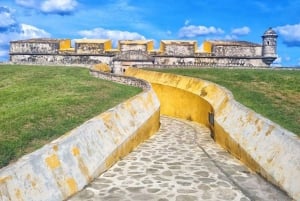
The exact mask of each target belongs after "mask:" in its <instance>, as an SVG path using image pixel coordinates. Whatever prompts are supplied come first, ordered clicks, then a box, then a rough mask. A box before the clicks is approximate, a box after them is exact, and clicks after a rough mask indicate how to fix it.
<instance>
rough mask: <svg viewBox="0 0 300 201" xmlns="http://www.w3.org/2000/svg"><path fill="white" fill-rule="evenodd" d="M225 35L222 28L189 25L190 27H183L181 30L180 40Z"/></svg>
mask: <svg viewBox="0 0 300 201" xmlns="http://www.w3.org/2000/svg"><path fill="white" fill-rule="evenodd" d="M223 33H224V31H223V30H222V29H221V28H216V27H213V26H210V27H206V26H195V25H189V26H184V27H182V28H181V29H180V30H179V34H178V35H179V37H180V38H193V37H197V36H207V35H218V34H223Z"/></svg>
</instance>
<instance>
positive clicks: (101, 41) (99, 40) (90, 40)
mask: <svg viewBox="0 0 300 201" xmlns="http://www.w3.org/2000/svg"><path fill="white" fill-rule="evenodd" d="M109 41H111V40H110V39H85V38H84V39H76V40H75V42H76V43H105V42H109Z"/></svg>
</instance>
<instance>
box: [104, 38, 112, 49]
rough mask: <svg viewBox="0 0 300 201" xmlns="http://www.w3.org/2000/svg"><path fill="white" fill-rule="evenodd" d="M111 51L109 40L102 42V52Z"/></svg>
mask: <svg viewBox="0 0 300 201" xmlns="http://www.w3.org/2000/svg"><path fill="white" fill-rule="evenodd" d="M111 49H112V42H111V40H107V41H105V42H104V51H107V50H111Z"/></svg>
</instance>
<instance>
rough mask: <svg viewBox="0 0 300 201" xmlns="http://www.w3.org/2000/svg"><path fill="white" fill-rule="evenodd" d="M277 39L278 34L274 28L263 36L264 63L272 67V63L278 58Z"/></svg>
mask: <svg viewBox="0 0 300 201" xmlns="http://www.w3.org/2000/svg"><path fill="white" fill-rule="evenodd" d="M277 37H278V35H277V33H276V32H275V31H274V30H273V29H272V28H269V29H268V30H267V31H265V33H264V35H263V36H262V40H263V41H262V42H263V44H262V56H263V62H264V63H265V64H267V65H271V64H272V62H273V61H274V60H275V59H276V58H277V53H276V49H277Z"/></svg>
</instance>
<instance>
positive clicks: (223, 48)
mask: <svg viewBox="0 0 300 201" xmlns="http://www.w3.org/2000/svg"><path fill="white" fill-rule="evenodd" d="M276 38H277V34H276V33H275V32H274V31H273V30H272V29H269V30H268V31H266V32H265V34H264V35H263V43H262V44H258V43H252V42H248V41H225V40H207V41H204V42H203V44H202V45H201V46H200V47H199V46H198V42H197V41H195V40H161V41H160V45H159V47H158V48H157V49H155V48H154V41H153V40H120V41H118V46H117V47H116V48H114V47H113V45H112V40H110V39H79V40H74V43H75V45H74V47H72V45H71V44H72V43H71V40H70V39H29V40H19V41H11V43H10V61H11V62H13V63H30V64H33V63H34V64H54V65H56V64H67V65H73V64H78V65H85V64H96V63H106V64H108V65H111V67H112V68H118V69H117V70H116V71H115V72H122V71H123V69H122V68H123V67H124V66H137V67H139V66H144V65H154V66H153V67H155V65H156V66H157V65H159V66H185V65H189V66H211V67H225V66H229V67H235V66H237V67H240V66H244V67H268V66H269V65H270V64H271V63H272V62H273V61H274V60H275V59H276V57H277V55H276V45H277V44H276ZM118 58H122V59H118ZM126 58H127V59H126ZM145 58H146V59H145ZM147 58H149V59H147ZM115 61H118V63H117V64H116V65H114V62H115ZM122 66H123V67H122Z"/></svg>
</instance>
